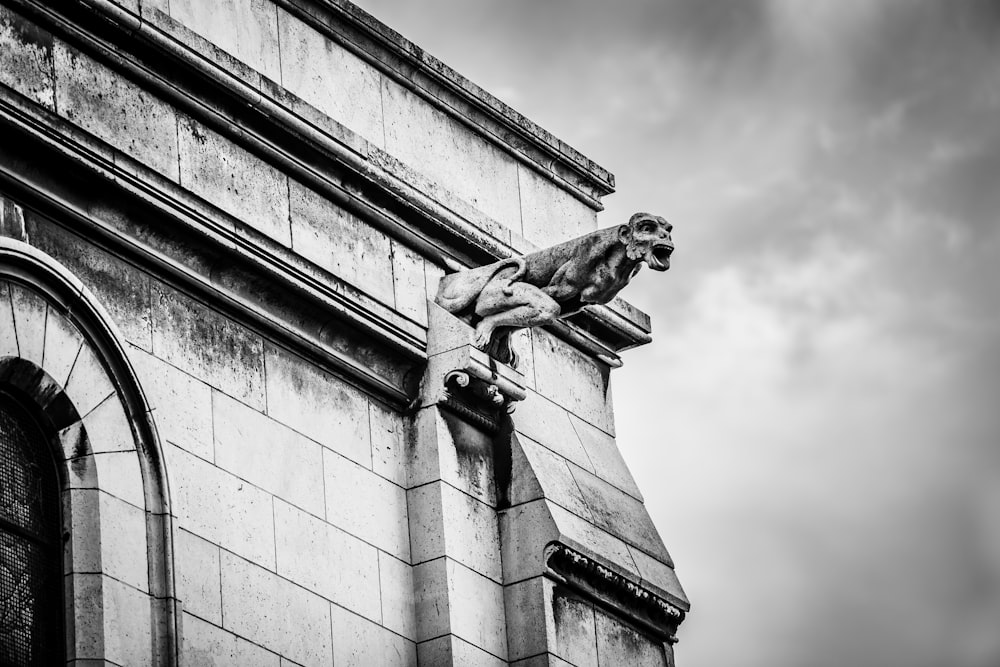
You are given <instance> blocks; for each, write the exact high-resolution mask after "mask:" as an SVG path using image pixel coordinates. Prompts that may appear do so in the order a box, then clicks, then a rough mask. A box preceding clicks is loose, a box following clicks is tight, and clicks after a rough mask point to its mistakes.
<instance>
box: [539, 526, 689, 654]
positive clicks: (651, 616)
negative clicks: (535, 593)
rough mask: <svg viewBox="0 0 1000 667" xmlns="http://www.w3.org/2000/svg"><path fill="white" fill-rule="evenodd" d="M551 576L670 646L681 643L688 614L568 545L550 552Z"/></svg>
mask: <svg viewBox="0 0 1000 667" xmlns="http://www.w3.org/2000/svg"><path fill="white" fill-rule="evenodd" d="M545 563H546V566H547V568H548V570H549V574H550V575H555V576H556V578H557V579H558V580H559V581H561V582H562V583H564V584H565V585H567V586H569V587H571V588H573V589H574V590H576V591H579V592H580V593H582V594H584V595H586V596H587V597H590V598H592V599H594V600H596V601H598V602H600V603H603V604H604V605H606V606H609V607H611V608H612V609H613V610H615V611H617V612H618V613H619V614H622V615H624V616H625V617H626V618H628V619H630V620H631V621H633V622H634V623H636V624H637V625H640V626H642V627H643V628H644V629H646V630H647V631H649V632H652V633H653V634H655V635H656V636H657V637H660V638H661V639H662V640H663V641H666V642H668V643H670V644H673V643H676V641H677V634H676V633H677V626H678V625H680V623H681V622H682V621H683V620H684V611H683V610H681V609H679V608H678V607H676V606H675V605H673V604H671V603H670V602H668V601H667V600H665V599H663V598H662V597H660V596H659V595H657V594H656V593H653V592H652V591H650V590H648V589H646V588H644V587H642V586H640V585H639V584H637V583H635V582H634V581H632V580H630V579H629V578H627V577H625V576H623V575H621V574H619V573H617V572H614V571H612V570H611V569H609V568H607V567H605V566H604V565H602V564H600V563H599V562H597V561H596V560H594V559H592V558H589V557H587V556H585V555H583V554H581V553H580V552H578V551H575V550H573V549H571V548H569V547H567V546H566V545H564V544H559V543H553V544H551V545H549V547H548V548H547V549H546V557H545Z"/></svg>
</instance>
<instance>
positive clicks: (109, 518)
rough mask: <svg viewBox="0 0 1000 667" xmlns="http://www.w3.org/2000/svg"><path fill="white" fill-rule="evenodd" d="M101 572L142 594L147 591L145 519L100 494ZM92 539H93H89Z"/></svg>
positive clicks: (144, 516)
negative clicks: (138, 556)
mask: <svg viewBox="0 0 1000 667" xmlns="http://www.w3.org/2000/svg"><path fill="white" fill-rule="evenodd" d="M98 502H99V504H100V514H101V526H102V528H103V530H102V531H101V540H100V543H101V565H102V571H103V572H104V573H105V574H107V575H109V576H112V577H114V578H115V579H117V580H118V581H121V582H123V583H126V584H128V585H129V586H132V587H134V588H137V589H139V590H141V591H144V592H148V591H149V571H148V566H147V564H146V559H145V558H141V557H140V558H136V555H137V554H142V555H145V554H146V515H145V512H143V510H141V509H139V508H138V507H135V506H134V505H130V504H129V503H126V502H124V501H122V500H119V499H118V498H115V497H113V496H109V495H108V494H106V493H103V492H102V493H100V495H99V496H98ZM91 539H92V538H91Z"/></svg>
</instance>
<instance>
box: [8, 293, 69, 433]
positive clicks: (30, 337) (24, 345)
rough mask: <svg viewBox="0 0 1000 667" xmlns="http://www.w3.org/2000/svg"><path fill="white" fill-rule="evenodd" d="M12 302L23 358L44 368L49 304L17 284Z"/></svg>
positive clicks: (18, 341)
mask: <svg viewBox="0 0 1000 667" xmlns="http://www.w3.org/2000/svg"><path fill="white" fill-rule="evenodd" d="M10 300H11V303H12V304H13V308H14V326H15V328H16V329H17V345H18V348H20V351H21V356H22V357H23V358H25V359H27V360H28V361H30V362H32V363H33V364H35V365H37V366H43V365H44V364H43V363H42V355H43V353H44V350H45V318H46V314H47V313H48V304H47V303H46V302H45V300H44V299H43V298H42V297H41V296H39V295H38V294H36V293H35V292H34V291H32V290H30V289H28V288H27V287H23V286H21V285H16V284H12V285H11V286H10ZM81 414H82V413H81Z"/></svg>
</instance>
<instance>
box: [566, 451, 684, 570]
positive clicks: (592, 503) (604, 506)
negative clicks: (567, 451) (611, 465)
mask: <svg viewBox="0 0 1000 667" xmlns="http://www.w3.org/2000/svg"><path fill="white" fill-rule="evenodd" d="M573 477H574V479H576V482H577V484H578V485H579V486H580V490H581V491H582V492H583V497H584V498H585V499H586V501H587V506H588V507H589V508H590V512H591V516H593V520H594V523H595V524H596V525H597V526H599V527H601V528H603V529H604V530H606V531H607V532H609V533H611V534H612V535H616V536H617V537H619V538H620V539H622V540H623V541H625V542H627V543H629V544H632V545H634V546H637V547H639V548H640V549H642V550H643V551H646V552H647V553H650V554H652V555H654V556H656V557H657V558H659V559H660V560H662V561H664V562H667V563H671V562H672V561H671V560H670V555H669V554H668V553H667V549H666V547H664V546H663V540H661V539H660V535H659V533H657V531H656V526H654V525H653V520H652V519H651V518H650V517H649V512H647V511H646V506H645V505H643V504H642V503H641V502H639V501H638V500H636V499H635V498H633V497H632V496H630V495H628V494H626V493H625V492H624V491H621V490H619V489H617V488H615V487H613V486H611V485H610V484H608V483H607V482H605V481H604V480H602V479H600V478H599V477H597V476H595V475H593V474H591V473H589V472H587V471H586V470H580V469H577V470H574V471H573Z"/></svg>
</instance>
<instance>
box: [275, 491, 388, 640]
mask: <svg viewBox="0 0 1000 667" xmlns="http://www.w3.org/2000/svg"><path fill="white" fill-rule="evenodd" d="M274 519H275V533H276V535H275V538H276V539H275V542H276V547H275V548H276V549H277V552H278V555H277V558H278V570H277V571H278V574H281V575H282V576H285V577H287V578H289V579H291V580H292V581H294V582H296V583H297V584H299V585H300V586H304V587H306V588H307V589H309V590H311V591H314V592H316V593H318V594H320V595H322V596H323V597H325V598H327V599H328V600H332V601H333V602H336V603H337V604H339V605H342V606H344V607H347V608H348V609H351V610H353V611H356V612H357V613H359V614H362V615H364V616H366V617H368V618H370V619H372V620H374V621H380V620H381V618H382V615H381V610H380V605H379V570H378V553H377V551H376V550H375V549H374V548H373V547H372V546H370V545H368V544H365V543H364V542H362V541H361V540H359V539H358V538H356V537H354V536H352V535H349V534H348V533H345V532H344V531H342V530H340V529H338V528H336V527H334V526H331V525H329V524H328V523H325V522H324V521H322V520H320V519H317V518H316V517H314V516H311V515H309V514H306V513H305V512H302V511H301V510H299V509H297V508H295V507H292V506H291V505H289V504H287V503H285V502H282V501H281V500H277V499H276V500H275V501H274Z"/></svg>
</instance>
